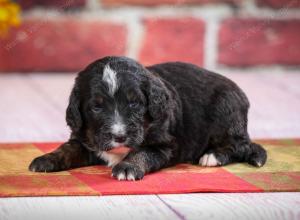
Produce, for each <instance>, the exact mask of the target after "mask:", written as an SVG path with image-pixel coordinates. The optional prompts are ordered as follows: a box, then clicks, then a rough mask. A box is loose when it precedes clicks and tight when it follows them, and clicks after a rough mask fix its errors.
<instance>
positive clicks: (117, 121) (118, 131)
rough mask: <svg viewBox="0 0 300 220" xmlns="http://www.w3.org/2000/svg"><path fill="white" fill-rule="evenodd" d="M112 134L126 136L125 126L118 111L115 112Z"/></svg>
mask: <svg viewBox="0 0 300 220" xmlns="http://www.w3.org/2000/svg"><path fill="white" fill-rule="evenodd" d="M111 133H112V134H114V135H119V136H122V135H125V124H124V123H123V120H122V118H121V116H120V114H119V112H118V111H117V110H115V115H114V123H113V124H112V126H111Z"/></svg>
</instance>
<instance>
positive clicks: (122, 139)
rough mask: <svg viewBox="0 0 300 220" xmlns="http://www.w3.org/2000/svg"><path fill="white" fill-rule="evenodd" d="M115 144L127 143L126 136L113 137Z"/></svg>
mask: <svg viewBox="0 0 300 220" xmlns="http://www.w3.org/2000/svg"><path fill="white" fill-rule="evenodd" d="M113 138H114V140H115V142H118V143H123V142H125V141H126V137H125V135H113Z"/></svg>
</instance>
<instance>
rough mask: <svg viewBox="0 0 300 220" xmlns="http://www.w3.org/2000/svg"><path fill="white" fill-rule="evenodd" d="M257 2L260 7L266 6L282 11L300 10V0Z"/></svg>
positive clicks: (262, 0) (259, 0)
mask: <svg viewBox="0 0 300 220" xmlns="http://www.w3.org/2000/svg"><path fill="white" fill-rule="evenodd" d="M256 2H257V5H258V6H266V7H270V8H275V9H282V10H286V9H289V8H300V1H299V0H256Z"/></svg>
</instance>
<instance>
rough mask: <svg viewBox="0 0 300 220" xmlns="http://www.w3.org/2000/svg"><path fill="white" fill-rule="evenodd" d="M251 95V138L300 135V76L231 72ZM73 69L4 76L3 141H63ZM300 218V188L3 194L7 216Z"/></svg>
mask: <svg viewBox="0 0 300 220" xmlns="http://www.w3.org/2000/svg"><path fill="white" fill-rule="evenodd" d="M227 76H228V77H229V78H231V79H233V80H234V81H235V82H237V83H238V84H239V85H240V87H241V88H243V89H244V91H245V92H246V93H247V95H248V97H249V99H250V102H251V109H250V114H249V132H250V135H251V136H252V137H253V138H287V137H300V75H297V74H278V73H277V74H274V73H269V74H261V73H260V74H251V73H247V74H245V73H243V74H228V75H227ZM74 77H75V75H73V74H22V75H20V74H1V75H0V141H1V142H13V141H64V140H66V139H67V138H68V134H69V130H68V128H67V127H66V123H65V120H64V117H65V108H66V106H67V100H68V95H69V92H70V89H71V87H72V84H73V80H74ZM68 218H72V219H83V218H88V219H89V220H92V219H197V220H198V219H251V220H252V219H300V193H235V194H230V193H227V194H224V193H219V194H218V193H206V194H204V193H198V194H181V195H148V196H143V195H141V196H105V197H84V196H82V197H31V198H2V199H0V220H6V219H14V220H15V219H21V220H23V219H44V220H45V219H68Z"/></svg>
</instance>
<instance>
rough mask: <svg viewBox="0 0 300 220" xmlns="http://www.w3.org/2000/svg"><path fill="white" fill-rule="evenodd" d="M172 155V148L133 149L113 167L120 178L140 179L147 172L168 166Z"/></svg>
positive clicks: (115, 174) (114, 173)
mask: <svg viewBox="0 0 300 220" xmlns="http://www.w3.org/2000/svg"><path fill="white" fill-rule="evenodd" d="M171 156H172V151H171V149H168V148H165V149H151V148H146V147H144V148H143V149H142V150H139V151H131V152H130V153H129V154H128V155H127V156H126V157H125V159H123V161H122V162H120V163H119V164H117V165H116V166H115V167H114V168H113V169H112V175H113V176H114V177H115V178H117V179H118V180H140V179H142V178H143V177H144V175H145V174H146V173H149V172H153V171H156V170H159V169H161V168H163V167H167V166H168V165H169V164H170V159H171Z"/></svg>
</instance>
